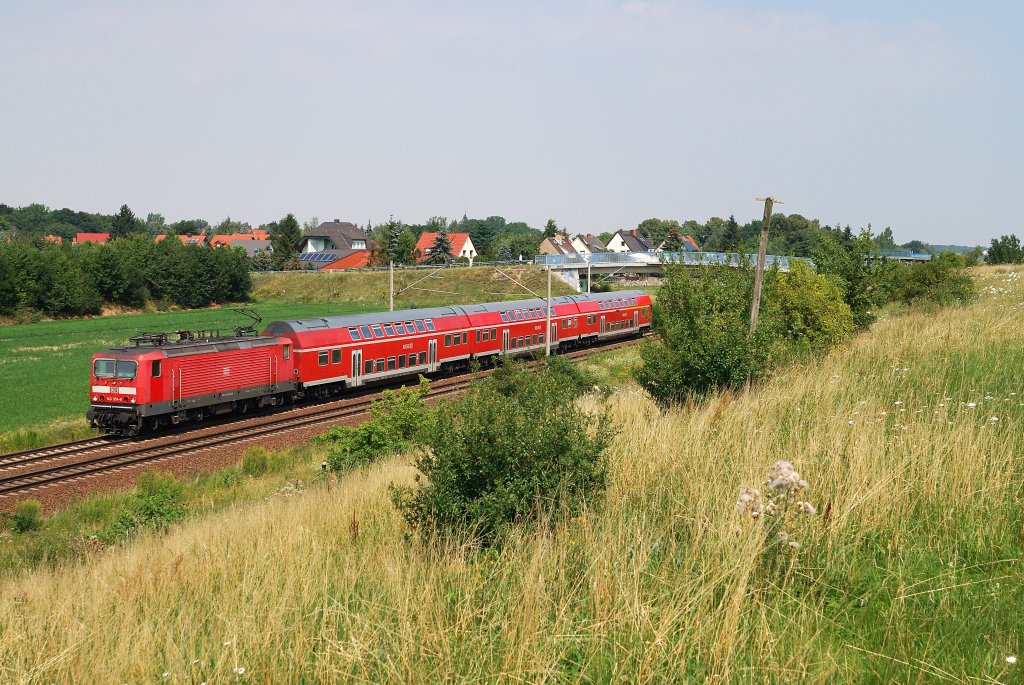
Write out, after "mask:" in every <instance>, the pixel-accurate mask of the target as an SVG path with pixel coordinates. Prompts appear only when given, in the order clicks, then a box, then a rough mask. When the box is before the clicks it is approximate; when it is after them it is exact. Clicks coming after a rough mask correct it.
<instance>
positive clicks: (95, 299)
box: [0, 235, 252, 316]
mask: <svg viewBox="0 0 1024 685" xmlns="http://www.w3.org/2000/svg"><path fill="white" fill-rule="evenodd" d="M251 285H252V283H251V278H250V275H249V259H248V257H246V255H245V252H244V251H243V250H241V249H240V248H231V249H216V250H211V249H207V248H200V247H197V246H194V245H189V246H186V245H183V244H182V243H181V241H179V240H173V239H172V240H164V241H161V242H159V243H156V242H154V241H153V240H152V239H151V238H149V237H148V236H145V235H135V236H128V237H126V238H121V239H118V240H113V241H111V242H109V243H107V244H105V245H97V244H85V245H74V246H72V245H68V244H64V245H56V244H53V243H48V242H45V241H42V240H40V239H38V238H37V239H35V240H29V239H26V238H22V239H15V240H6V241H2V242H0V315H7V316H10V315H18V314H22V315H28V314H31V313H32V312H40V313H42V314H45V315H47V316H74V315H82V314H98V313H100V311H101V309H102V307H103V306H104V304H114V305H121V306H124V307H131V308H138V307H143V306H145V305H146V304H147V303H150V302H156V303H158V304H166V305H171V304H173V305H178V306H181V307H204V306H207V305H210V304H212V303H215V302H218V303H219V302H239V301H243V300H246V299H247V298H248V296H249V290H250V288H251Z"/></svg>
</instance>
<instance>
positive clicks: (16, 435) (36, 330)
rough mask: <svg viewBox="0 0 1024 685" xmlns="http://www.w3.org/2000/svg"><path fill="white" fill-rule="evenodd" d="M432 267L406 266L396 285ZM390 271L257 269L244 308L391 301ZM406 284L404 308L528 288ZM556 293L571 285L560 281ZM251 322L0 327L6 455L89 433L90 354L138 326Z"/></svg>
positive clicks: (266, 311) (221, 323) (222, 321)
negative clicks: (287, 271)
mask: <svg viewBox="0 0 1024 685" xmlns="http://www.w3.org/2000/svg"><path fill="white" fill-rule="evenodd" d="M510 271H512V272H513V274H514V275H515V277H516V278H517V279H519V280H520V281H521V282H522V283H524V284H525V285H527V286H528V287H529V288H530V289H532V290H534V292H541V289H542V288H546V282H545V279H544V276H543V274H542V272H540V270H538V269H528V270H523V269H513V270H510ZM428 273H429V271H425V270H416V271H403V272H398V274H397V275H396V279H395V280H396V289H400V288H402V287H403V286H404V285H408V284H411V283H413V282H414V281H415V280H416V279H420V278H423V277H424V276H427V274H428ZM387 287H388V274H387V272H380V271H378V272H359V273H339V274H319V273H290V274H272V275H266V276H257V277H256V278H255V279H254V288H253V294H254V300H255V301H254V302H251V303H249V304H247V305H245V306H247V307H248V308H250V309H253V310H255V311H256V312H257V313H259V314H260V316H262V317H263V322H264V325H265V324H266V323H269V322H270V321H274V320H277V319H287V318H291V319H294V318H302V317H309V316H326V315H331V314H352V313H358V312H367V311H380V310H383V309H386V308H387V292H388V291H387ZM421 287H422V288H424V289H422V290H419V289H417V290H409V291H407V292H406V293H403V294H402V295H400V296H399V297H398V299H397V300H396V303H395V306H396V308H398V309H402V308H408V307H426V306H437V305H443V304H455V303H460V304H461V303H470V302H485V301H494V300H500V299H515V298H516V297H522V296H524V294H525V295H526V296H529V295H528V294H526V293H525V291H524V290H523V289H522V288H520V287H518V286H516V285H515V284H513V283H512V282H511V281H509V280H508V279H507V278H504V277H502V276H498V275H495V273H494V269H488V268H484V267H481V268H473V269H467V268H463V269H453V270H452V271H449V272H443V273H441V274H440V275H438V276H437V277H434V278H429V279H427V281H426V282H424V283H423V284H421ZM553 291H554V293H555V294H564V293H566V292H568V288H567V287H566V286H565V285H564V284H562V283H561V282H559V281H557V280H556V285H554V286H553ZM248 322H249V320H248V319H247V318H246V317H245V316H242V315H241V314H238V313H237V312H235V311H232V309H231V308H229V307H224V308H220V307H218V308H212V309H200V310H191V311H174V312H154V313H142V314H127V315H117V316H104V317H96V318H90V319H69V320H58V321H43V322H40V323H32V324H18V325H10V326H0V388H2V392H0V453H2V452H6V451H11V450H16V449H27V448H30V447H34V446H38V445H42V444H49V443H52V442H58V441H62V440H70V439H75V438H78V437H84V436H87V435H91V434H92V433H91V431H90V430H89V428H88V426H87V424H86V423H85V419H84V416H85V410H86V409H87V408H88V404H89V402H88V394H89V389H88V386H89V377H88V370H89V360H90V358H91V357H92V355H93V354H94V353H95V352H96V351H98V350H101V349H104V348H106V347H110V346H113V345H121V344H124V343H126V342H128V339H129V338H130V337H131V336H132V335H135V334H136V333H138V332H141V331H174V330H177V329H181V328H189V329H193V330H195V329H221V330H223V331H225V332H229V331H230V330H231V328H232V327H233V326H237V325H240V324H246V323H248Z"/></svg>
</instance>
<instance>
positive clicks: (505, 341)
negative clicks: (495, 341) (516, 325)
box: [501, 328, 508, 354]
mask: <svg viewBox="0 0 1024 685" xmlns="http://www.w3.org/2000/svg"><path fill="white" fill-rule="evenodd" d="M501 353H502V354H507V353H508V329H507V328H506V329H505V330H503V331H502V332H501Z"/></svg>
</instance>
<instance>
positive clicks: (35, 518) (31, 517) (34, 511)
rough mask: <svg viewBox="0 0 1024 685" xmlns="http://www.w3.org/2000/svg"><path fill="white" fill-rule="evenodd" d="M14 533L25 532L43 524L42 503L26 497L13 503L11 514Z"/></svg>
mask: <svg viewBox="0 0 1024 685" xmlns="http://www.w3.org/2000/svg"><path fill="white" fill-rule="evenodd" d="M11 520H12V522H13V524H14V532H15V533H27V532H29V531H30V530H36V529H37V528H39V527H40V526H41V525H43V505H42V504H41V503H40V502H39V500H36V499H26V500H22V501H21V502H18V503H17V504H16V505H14V514H13V515H12V516H11Z"/></svg>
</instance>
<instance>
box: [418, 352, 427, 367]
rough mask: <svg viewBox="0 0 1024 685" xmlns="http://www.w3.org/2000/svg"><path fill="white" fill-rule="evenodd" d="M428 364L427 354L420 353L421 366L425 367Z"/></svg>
mask: <svg viewBox="0 0 1024 685" xmlns="http://www.w3.org/2000/svg"><path fill="white" fill-rule="evenodd" d="M426 363H427V353H426V352H420V365H423V364H426Z"/></svg>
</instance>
